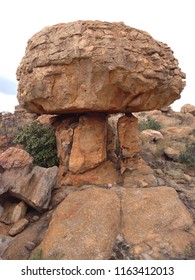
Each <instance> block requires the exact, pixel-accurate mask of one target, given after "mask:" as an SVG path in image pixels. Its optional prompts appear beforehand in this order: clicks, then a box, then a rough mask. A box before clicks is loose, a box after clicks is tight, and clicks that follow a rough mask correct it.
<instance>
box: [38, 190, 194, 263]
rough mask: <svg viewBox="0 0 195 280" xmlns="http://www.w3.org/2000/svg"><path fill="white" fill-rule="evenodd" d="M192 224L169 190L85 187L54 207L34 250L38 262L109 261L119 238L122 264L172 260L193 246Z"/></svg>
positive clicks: (175, 194) (182, 206)
mask: <svg viewBox="0 0 195 280" xmlns="http://www.w3.org/2000/svg"><path fill="white" fill-rule="evenodd" d="M192 225H193V219H192V217H191V215H190V213H189V212H188V210H187V208H186V207H185V206H184V205H183V204H182V202H181V201H180V199H179V197H178V195H177V193H176V191H175V190H174V189H172V188H169V187H155V188H152V187H151V188H146V189H126V188H123V187H114V188H110V189H109V190H108V189H105V188H97V187H95V186H88V187H87V186H85V188H84V187H83V189H82V191H76V192H73V193H71V194H69V195H68V196H67V198H66V199H65V200H64V201H63V202H62V203H61V204H60V205H59V206H58V207H57V209H56V210H55V212H54V214H53V217H52V220H51V223H50V225H49V228H48V230H47V232H46V235H45V238H44V240H43V242H42V243H41V245H40V246H39V249H40V250H41V251H42V258H43V259H48V258H49V259H74V260H76V259H77V260H82V259H92V260H93V259H109V258H111V257H112V255H113V250H114V248H115V247H116V243H117V242H118V239H119V237H120V239H121V241H120V243H121V244H123V243H124V245H125V244H126V245H125V246H126V247H124V246H122V245H121V246H122V247H124V248H126V257H125V258H126V259H128V258H135V259H164V258H165V259H166V258H167V256H169V258H176V257H178V256H179V255H180V254H184V252H185V250H187V248H188V249H189V248H190V246H191V245H192V244H193V243H194V242H195V236H194V235H193V234H191V233H190V229H191V228H192ZM124 248H123V249H124Z"/></svg>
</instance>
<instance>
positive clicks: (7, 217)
mask: <svg viewBox="0 0 195 280" xmlns="http://www.w3.org/2000/svg"><path fill="white" fill-rule="evenodd" d="M17 205H18V204H17V203H12V202H9V201H8V202H6V203H5V205H4V211H3V213H2V215H1V217H0V222H2V223H4V224H6V225H9V224H12V223H13V212H14V210H15V208H16V207H17Z"/></svg>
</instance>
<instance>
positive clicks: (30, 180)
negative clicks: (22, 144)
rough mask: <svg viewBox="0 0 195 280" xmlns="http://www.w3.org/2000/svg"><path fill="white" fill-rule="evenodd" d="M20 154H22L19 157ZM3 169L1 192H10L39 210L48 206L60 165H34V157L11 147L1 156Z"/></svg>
mask: <svg viewBox="0 0 195 280" xmlns="http://www.w3.org/2000/svg"><path fill="white" fill-rule="evenodd" d="M19 155H22V156H21V157H19ZM0 166H1V167H2V169H3V171H2V174H1V178H0V194H3V193H6V192H9V194H10V195H11V196H14V197H17V198H19V199H20V200H22V201H24V202H26V204H28V205H30V206H32V207H33V208H35V209H36V210H38V211H44V210H46V209H47V208H48V205H49V202H50V199H51V191H52V189H53V187H54V186H55V183H56V177H57V172H58V167H56V166H53V167H50V168H43V167H40V166H35V167H34V168H33V167H32V158H31V157H30V156H29V154H28V153H27V152H25V151H23V150H21V149H18V148H9V149H8V150H7V151H6V152H4V153H3V154H2V155H1V157H0Z"/></svg>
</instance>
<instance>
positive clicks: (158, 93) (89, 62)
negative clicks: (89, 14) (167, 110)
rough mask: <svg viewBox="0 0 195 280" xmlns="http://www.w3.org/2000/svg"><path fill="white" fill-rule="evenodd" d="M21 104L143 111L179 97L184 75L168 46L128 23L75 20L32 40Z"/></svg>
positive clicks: (21, 75) (59, 110)
mask: <svg viewBox="0 0 195 280" xmlns="http://www.w3.org/2000/svg"><path fill="white" fill-rule="evenodd" d="M17 79H18V80H19V86H18V100H19V103H20V104H21V105H22V106H23V107H24V108H26V109H27V110H29V111H31V112H36V113H47V114H64V113H76V112H78V113H79V112H87V111H90V112H91V111H98V112H103V111H104V112H110V113H116V112H138V111H146V110H153V109H158V108H161V107H164V106H167V105H169V104H171V103H172V102H173V101H174V100H176V99H178V98H180V93H181V91H182V89H183V88H184V86H185V82H184V81H183V79H185V74H184V73H182V72H181V71H180V68H179V67H178V61H177V60H176V59H175V58H174V56H173V52H172V51H171V49H170V48H169V47H168V46H167V45H166V44H163V43H161V42H159V41H156V40H154V39H153V38H152V37H151V36H150V35H149V34H148V33H146V32H144V31H141V30H138V29H135V28H132V27H128V26H126V25H125V24H124V23H121V22H119V23H109V22H101V21H76V22H71V23H61V24H57V25H54V26H51V27H46V28H44V29H43V30H41V31H40V32H38V33H37V34H35V35H34V36H33V37H32V38H31V39H30V40H29V41H28V46H27V48H26V53H25V56H24V58H23V59H22V61H21V63H20V66H19V67H18V70H17Z"/></svg>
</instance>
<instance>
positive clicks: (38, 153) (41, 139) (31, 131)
mask: <svg viewBox="0 0 195 280" xmlns="http://www.w3.org/2000/svg"><path fill="white" fill-rule="evenodd" d="M14 143H15V144H21V145H22V146H23V148H24V149H25V151H27V152H28V153H29V154H30V155H31V156H32V157H33V158H34V165H39V166H42V167H51V166H54V165H58V158H57V148H56V138H55V133H54V130H53V128H52V126H51V125H46V124H40V123H38V122H36V121H34V122H32V123H30V124H27V125H25V126H23V127H21V128H19V129H18V130H17V132H16V135H15V138H14Z"/></svg>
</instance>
